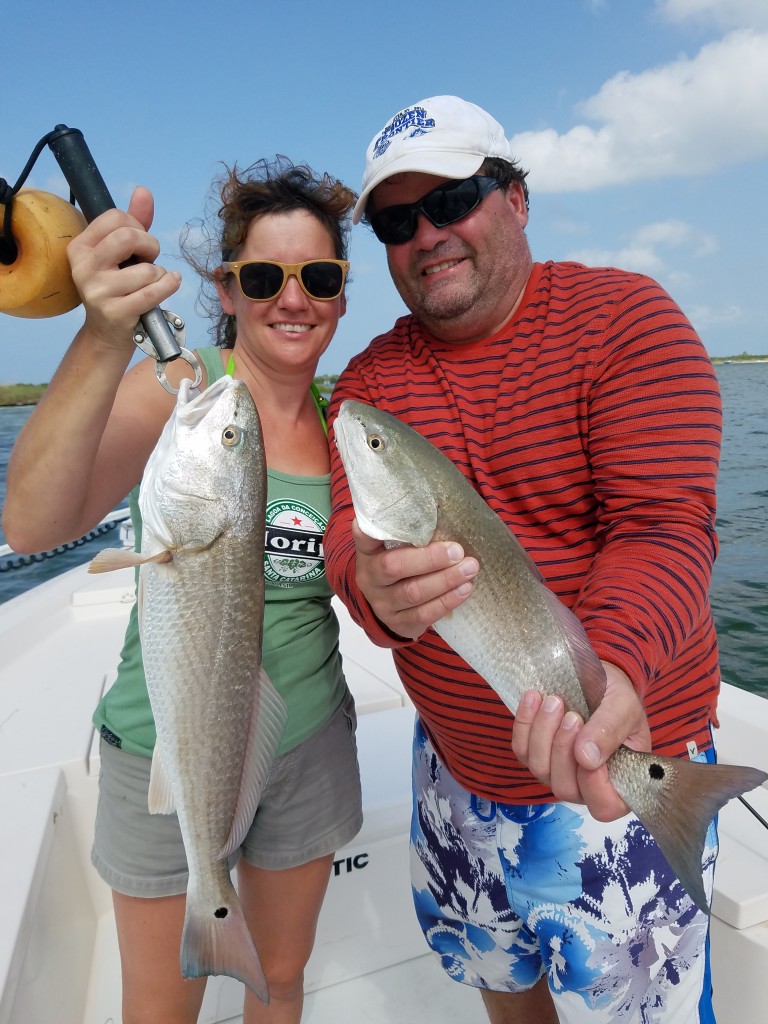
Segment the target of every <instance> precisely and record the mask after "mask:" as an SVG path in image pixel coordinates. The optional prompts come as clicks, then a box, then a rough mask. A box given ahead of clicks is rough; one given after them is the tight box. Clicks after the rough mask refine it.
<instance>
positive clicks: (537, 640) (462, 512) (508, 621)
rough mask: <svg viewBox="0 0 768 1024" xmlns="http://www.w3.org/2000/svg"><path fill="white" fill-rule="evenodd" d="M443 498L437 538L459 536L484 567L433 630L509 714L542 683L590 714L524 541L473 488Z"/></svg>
mask: <svg viewBox="0 0 768 1024" xmlns="http://www.w3.org/2000/svg"><path fill="white" fill-rule="evenodd" d="M473 499H474V500H473ZM438 501H439V509H440V511H439V513H438V526H437V530H436V532H435V538H434V539H437V540H454V541H458V542H459V543H460V544H461V546H462V547H463V548H464V552H465V554H466V555H473V556H474V557H477V558H478V561H479V562H480V572H479V573H478V575H477V576H476V577H475V580H474V585H473V592H472V595H471V596H470V597H469V598H468V599H467V600H466V601H465V602H464V603H463V604H462V605H460V607H459V608H457V609H456V610H455V611H453V612H452V613H451V614H450V615H448V616H446V617H445V618H443V619H441V620H440V621H439V622H437V623H436V625H435V627H434V628H435V631H436V632H437V633H438V634H439V635H440V636H441V637H442V638H443V639H444V640H445V642H446V643H447V644H449V646H450V647H452V648H453V649H454V650H455V651H458V652H460V653H461V656H462V658H464V660H465V661H466V662H467V663H468V664H469V665H471V666H472V668H474V670H475V671H476V672H477V673H478V674H479V675H481V676H482V677H483V678H484V679H485V680H486V682H488V683H489V684H490V685H491V686H492V687H493V688H494V689H495V690H496V692H497V693H498V694H499V696H500V697H501V699H502V700H503V701H504V703H505V704H506V706H507V707H508V708H509V710H510V711H511V712H512V714H515V712H516V711H517V706H518V704H519V703H520V699H521V697H522V695H523V693H525V691H526V690H538V691H539V692H541V693H556V694H558V695H559V696H561V697H562V698H563V700H564V701H565V703H566V706H567V707H568V708H569V709H573V710H574V711H578V712H579V714H581V715H582V716H584V717H587V715H588V713H589V712H588V709H587V704H586V701H585V700H584V694H583V691H582V689H581V685H580V683H579V679H578V675H577V672H576V668H575V665H574V662H573V658H572V656H571V653H570V651H569V649H568V646H567V644H566V643H565V641H564V639H563V636H562V632H561V630H560V629H559V627H558V625H557V623H556V622H555V621H554V618H553V615H552V611H551V609H550V607H549V603H548V598H547V594H546V593H545V590H544V587H543V585H541V584H539V582H538V575H537V573H536V572H535V571H534V569H533V567H532V563H531V562H530V560H529V558H528V556H527V555H526V554H525V552H524V550H523V548H522V547H521V546H520V545H519V543H518V541H517V540H516V539H515V537H514V536H513V534H512V533H510V531H509V530H508V529H507V528H506V527H505V526H504V524H503V523H502V522H501V520H500V519H498V518H497V517H496V516H495V514H494V513H493V512H492V511H491V510H490V509H489V508H488V506H487V505H486V504H485V502H484V501H483V500H482V499H481V498H480V497H479V496H478V495H477V494H476V493H475V492H474V491H473V490H471V489H470V488H466V489H465V488H462V489H461V490H458V491H457V492H456V493H449V492H445V493H443V494H441V495H439V496H438ZM457 524H469V529H467V528H464V529H462V528H461V527H460V526H458V525H457ZM481 552H482V556H481V554H480V553H481Z"/></svg>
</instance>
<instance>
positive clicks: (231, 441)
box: [221, 423, 243, 448]
mask: <svg viewBox="0 0 768 1024" xmlns="http://www.w3.org/2000/svg"><path fill="white" fill-rule="evenodd" d="M242 436H243V432H242V431H241V430H240V427H236V426H235V425H234V424H232V423H230V425H229V426H228V427H224V429H223V430H222V432H221V443H222V444H223V445H226V447H227V448H234V447H235V445H236V444H239V442H240V438H241V437H242Z"/></svg>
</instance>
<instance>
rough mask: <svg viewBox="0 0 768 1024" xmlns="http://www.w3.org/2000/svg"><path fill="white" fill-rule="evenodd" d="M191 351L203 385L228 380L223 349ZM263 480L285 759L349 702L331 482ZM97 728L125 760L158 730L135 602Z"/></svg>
mask: <svg viewBox="0 0 768 1024" xmlns="http://www.w3.org/2000/svg"><path fill="white" fill-rule="evenodd" d="M197 355H198V357H199V358H200V361H201V362H202V363H203V365H204V366H205V369H206V373H207V376H208V383H209V384H212V383H213V382H214V381H215V380H218V379H219V378H220V377H222V376H223V375H224V370H223V367H222V364H221V352H220V349H218V348H214V347H211V348H205V349H198V350H197ZM267 477H268V481H267V529H266V537H265V550H264V580H265V604H264V643H263V657H262V660H263V663H264V668H265V670H266V672H267V674H268V675H269V677H270V679H271V680H272V682H273V683H274V685H275V687H276V688H277V690H278V691H279V692H280V693H281V695H282V697H283V699H284V700H285V703H286V705H287V707H288V722H287V724H286V727H285V732H284V733H283V737H282V740H281V742H280V746H279V748H278V754H283V753H285V752H286V751H288V750H292V749H293V748H294V747H296V746H298V744H299V743H302V742H303V741H304V740H305V739H307V738H308V737H309V736H311V735H312V734H313V733H314V732H316V731H317V730H318V729H319V728H320V727H321V726H322V725H324V724H325V722H326V721H327V720H328V719H329V718H330V716H331V715H332V714H333V712H334V711H335V710H336V708H337V707H338V706H339V704H340V703H341V702H342V700H343V699H344V697H345V696H346V693H347V685H346V682H345V680H344V674H343V672H342V667H341V656H340V654H339V626H338V622H337V620H336V616H335V614H334V612H333V609H332V608H331V597H332V596H333V594H332V591H331V588H330V587H329V586H328V582H327V580H326V578H325V560H324V554H323V534H324V533H325V527H326V524H327V522H328V517H329V515H330V503H331V498H330V477H329V475H328V474H326V475H323V476H291V475H288V474H285V473H278V472H276V471H274V470H270V469H268V470H267ZM138 495H139V488H138V487H135V488H134V490H133V491H132V492H131V494H130V497H129V506H130V509H131V519H132V521H133V527H134V531H135V535H136V547H137V549H138V547H139V545H140V544H141V526H142V524H141V516H140V513H139V507H138ZM137 576H138V572H137ZM93 722H94V725H95V726H96V728H97V729H98V730H100V731H101V735H102V736H103V737H104V738H105V739H106V740H107V742H110V743H113V744H114V745H115V746H120V747H122V749H123V750H126V751H128V752H129V753H131V754H139V755H142V756H145V757H151V756H152V750H153V749H154V746H155V724H154V720H153V718H152V709H151V707H150V703H149V695H148V693H147V684H146V680H145V678H144V666H143V663H142V659H141V644H140V641H139V625H138V614H137V608H136V605H135V604H134V605H133V607H132V609H131V614H130V619H129V622H128V628H127V630H126V634H125V641H124V644H123V650H122V652H121V654H120V664H119V667H118V670H117V678H116V680H115V682H114V684H113V685H112V687H111V688H110V689H109V690H108V691H107V693H106V694H105V695H104V697H103V698H102V700H101V701H100V703H99V705H98V707H97V708H96V711H95V713H94V717H93Z"/></svg>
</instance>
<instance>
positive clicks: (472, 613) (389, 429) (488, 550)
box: [333, 400, 768, 914]
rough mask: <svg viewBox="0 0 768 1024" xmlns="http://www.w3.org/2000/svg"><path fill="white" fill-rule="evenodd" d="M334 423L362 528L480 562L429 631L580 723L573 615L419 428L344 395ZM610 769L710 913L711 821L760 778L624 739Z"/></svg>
mask: <svg viewBox="0 0 768 1024" xmlns="http://www.w3.org/2000/svg"><path fill="white" fill-rule="evenodd" d="M333 432H334V437H335V442H336V446H337V449H338V452H339V455H340V457H341V461H342V463H343V466H344V470H345V473H346V476H347V480H348V482H349V489H350V493H351V497H352V505H353V508H354V511H355V517H356V519H357V522H358V525H359V526H360V529H361V530H362V531H363V533H365V534H367V535H368V536H369V537H372V538H374V539H377V540H381V541H383V542H384V544H385V546H386V547H396V546H403V545H412V546H416V547H423V546H425V545H427V544H429V543H430V542H432V541H435V540H443V541H456V542H457V543H459V544H460V545H461V546H462V548H463V549H464V553H465V555H471V556H474V557H475V558H476V559H477V561H478V562H479V564H480V571H479V573H478V575H477V576H476V577H475V579H474V582H473V590H472V593H471V595H470V596H469V597H468V598H467V599H466V600H465V601H464V602H463V604H461V605H460V606H459V607H458V608H456V609H454V610H453V611H452V612H450V613H449V614H448V615H446V616H444V617H443V618H441V619H439V620H438V621H437V622H436V623H435V624H434V626H433V628H434V630H435V632H436V633H438V635H439V636H441V637H442V638H443V640H445V642H446V643H447V644H448V645H449V646H450V647H452V648H453V650H454V651H455V652H456V653H457V654H458V655H459V656H460V657H461V658H463V659H464V661H465V662H466V663H467V664H468V665H469V666H470V667H471V668H473V669H474V670H475V671H476V672H477V673H478V674H479V675H480V676H481V677H482V678H483V679H484V680H485V681H486V682H487V683H488V684H489V685H490V686H491V687H492V689H493V690H495V692H496V693H497V694H498V696H499V697H500V698H501V700H502V701H503V702H504V704H505V705H506V707H507V708H508V709H509V711H510V712H511V713H512V714H513V715H514V714H515V712H516V710H517V707H518V704H519V702H520V700H521V699H522V696H523V694H524V693H525V692H526V691H528V690H538V691H539V692H541V693H545V694H556V695H558V696H560V697H561V698H562V699H563V701H564V704H565V707H566V709H567V710H573V711H576V712H578V713H579V714H580V715H581V716H582V718H583V719H584V720H585V721H586V720H587V719H588V718H589V716H590V714H593V713H594V711H595V709H596V708H597V707H598V705H599V704H600V701H601V700H602V697H603V695H604V693H605V687H606V677H605V670H604V668H603V666H602V664H601V662H600V659H599V658H598V656H597V654H596V653H595V651H594V649H593V648H592V646H591V644H590V642H589V639H588V637H587V634H586V632H585V630H584V628H583V626H582V624H581V622H580V621H579V619H578V618H577V617H576V615H575V614H574V613H573V612H572V611H571V610H570V609H569V608H567V607H566V606H565V605H564V604H563V603H562V602H561V601H560V600H559V598H558V597H557V596H556V595H555V594H554V593H552V591H551V590H549V589H548V588H547V586H546V584H545V583H544V580H543V577H542V575H541V573H540V572H539V570H538V568H537V566H536V564H535V563H534V561H533V559H532V558H531V557H530V555H529V554H528V553H527V552H526V550H525V549H524V548H523V546H522V545H521V544H520V542H519V541H518V540H517V538H516V537H515V535H514V533H513V532H512V531H511V530H510V529H509V527H508V526H507V525H506V524H505V523H504V521H503V520H502V519H501V518H500V517H499V516H498V515H497V514H496V513H495V512H494V511H493V509H491V508H490V507H489V505H488V504H487V503H486V502H485V500H484V499H483V498H482V497H481V496H480V495H479V494H478V493H477V491H476V490H475V489H474V487H473V486H472V485H471V483H470V482H469V481H468V480H467V479H466V477H465V476H464V475H463V474H462V473H461V471H460V470H459V469H458V467H457V466H455V465H454V463H453V462H451V460H450V459H449V458H447V456H446V455H444V454H443V453H442V452H441V451H440V450H439V449H438V448H437V447H435V445H433V444H432V442H431V441H429V440H428V439H427V438H425V437H423V436H422V435H421V434H420V433H418V431H416V430H414V429H412V428H411V427H410V426H408V425H407V424H405V423H403V422H402V421H400V420H398V419H397V418H396V417H394V416H391V415H390V414H389V413H386V412H384V411H383V410H380V409H376V408H375V407H373V406H370V405H367V404H365V403H362V402H356V401H352V400H345V401H343V402H342V403H341V406H340V409H339V413H338V416H337V418H336V420H335V421H334V424H333ZM607 767H608V774H609V778H610V780H611V782H612V783H613V785H614V787H615V788H616V790H617V791H618V793H619V794H620V796H621V797H622V799H623V800H624V802H625V804H626V805H627V806H628V807H629V809H630V810H631V811H632V812H633V813H634V814H635V816H636V817H637V818H639V819H640V821H641V822H642V823H643V825H644V826H645V827H646V829H647V830H648V831H649V832H650V833H651V835H652V836H653V838H654V839H655V841H656V843H657V844H658V846H659V848H660V849H661V851H662V853H663V854H664V856H665V858H666V860H667V861H668V863H669V866H670V867H671V869H672V870H673V871H674V872H675V874H676V875H677V877H678V879H679V880H680V882H681V884H682V885H683V887H684V888H685V890H686V891H687V893H688V895H689V896H690V898H691V900H692V901H693V903H694V904H695V905H696V906H697V907H698V908H699V909H700V910H701V911H703V912H704V913H705V914H709V903H708V900H707V896H706V892H705V890H704V885H703V872H702V857H703V852H704V845H705V841H706V835H707V831H708V828H709V825H710V822H711V821H712V819H713V818H714V816H715V814H716V813H717V812H718V811H719V810H720V808H721V807H722V806H723V805H724V804H725V803H727V801H728V800H730V799H732V798H733V797H736V796H740V795H741V794H742V793H744V792H746V791H747V790H750V789H753V788H754V787H756V786H759V785H761V784H762V783H764V782H765V781H766V779H768V775H767V774H766V773H765V772H763V771H760V770H759V769H756V768H749V767H743V766H740V765H726V764H704V763H700V762H694V761H689V760H687V759H682V758H670V757H662V756H660V755H658V754H655V753H647V752H641V751H636V750H631V749H630V748H628V747H626V746H621V747H619V748H618V749H617V750H616V752H615V753H614V754H612V755H611V757H610V758H609V759H608V762H607Z"/></svg>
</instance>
